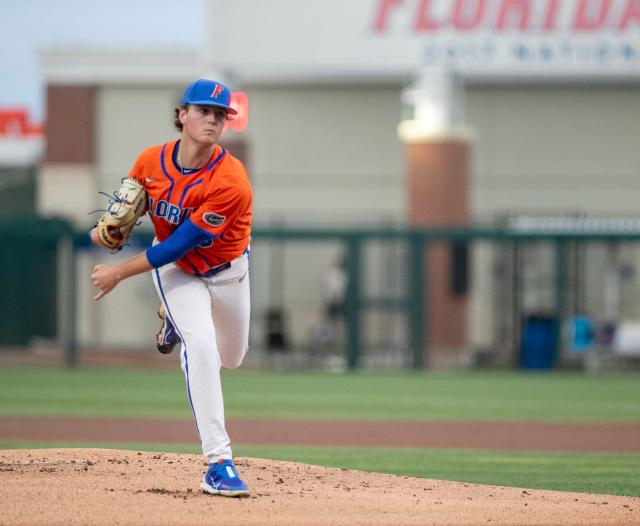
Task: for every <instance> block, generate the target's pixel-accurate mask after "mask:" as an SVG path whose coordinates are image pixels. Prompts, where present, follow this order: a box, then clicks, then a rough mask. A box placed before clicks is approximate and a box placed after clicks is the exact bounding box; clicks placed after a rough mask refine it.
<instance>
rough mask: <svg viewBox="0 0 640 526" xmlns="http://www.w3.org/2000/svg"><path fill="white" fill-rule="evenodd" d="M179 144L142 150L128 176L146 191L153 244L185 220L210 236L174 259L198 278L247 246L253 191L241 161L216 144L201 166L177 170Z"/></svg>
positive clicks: (241, 251)
mask: <svg viewBox="0 0 640 526" xmlns="http://www.w3.org/2000/svg"><path fill="white" fill-rule="evenodd" d="M179 144H180V141H179V140H176V141H172V142H169V143H167V144H164V145H158V146H152V147H150V148H146V149H145V150H143V152H142V153H141V154H140V155H139V156H138V158H137V159H136V161H135V163H134V165H133V168H132V169H131V173H130V177H133V178H134V179H136V180H138V181H139V182H140V183H141V184H142V185H143V186H144V187H145V190H146V191H147V195H148V203H147V212H148V213H149V216H150V218H151V221H152V223H153V226H154V229H155V233H156V238H157V239H158V241H160V242H162V241H164V240H165V239H167V238H168V237H169V236H170V235H171V234H172V233H173V232H174V231H175V230H176V228H178V226H180V225H181V224H182V223H183V222H184V221H186V220H187V219H190V220H191V222H192V223H193V224H194V225H195V226H196V227H197V228H199V229H200V230H202V231H203V232H205V233H207V234H208V235H209V236H210V239H209V240H207V241H205V242H204V243H202V244H201V245H200V246H198V247H196V248H195V249H193V250H191V251H190V252H188V253H187V254H185V255H184V256H183V257H182V258H180V259H178V260H177V261H176V264H177V265H178V266H180V268H182V269H183V270H185V271H186V272H189V273H192V274H202V273H204V272H206V271H208V270H209V269H211V268H213V267H215V266H217V265H220V264H222V263H225V262H227V261H231V260H232V259H235V258H237V257H238V256H240V255H241V254H242V253H243V252H244V250H245V249H246V248H247V246H248V245H249V238H250V234H251V218H252V205H251V203H252V189H251V184H250V182H249V177H248V175H247V172H246V170H245V168H244V166H243V165H242V163H241V162H240V161H239V160H238V159H236V158H235V157H233V156H232V155H231V154H230V153H229V152H227V151H226V150H225V149H224V148H221V147H220V146H216V147H215V149H214V151H213V154H212V156H211V158H210V159H209V161H208V162H207V164H206V165H205V166H203V167H201V168H199V169H195V170H181V169H180V167H179V165H178V163H177V160H176V159H177V152H178V148H179Z"/></svg>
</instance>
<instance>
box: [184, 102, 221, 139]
mask: <svg viewBox="0 0 640 526" xmlns="http://www.w3.org/2000/svg"><path fill="white" fill-rule="evenodd" d="M188 107H189V105H188V104H185V105H184V106H178V107H177V108H174V110H173V125H174V126H175V128H176V130H178V131H179V132H182V128H183V126H182V123H181V122H180V110H181V109H182V108H184V109H185V110H186V109H187V108H188ZM228 118H229V114H228V113H227V119H228Z"/></svg>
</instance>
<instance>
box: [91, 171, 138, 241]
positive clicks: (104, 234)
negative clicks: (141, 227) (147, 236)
mask: <svg viewBox="0 0 640 526" xmlns="http://www.w3.org/2000/svg"><path fill="white" fill-rule="evenodd" d="M146 204H147V192H146V190H145V189H144V187H143V186H142V185H141V184H140V183H139V182H138V181H136V180H135V179H132V178H131V177H127V178H126V179H123V180H122V185H121V186H120V189H119V190H116V191H115V192H114V193H113V197H112V198H111V200H110V201H109V206H108V207H107V209H106V210H105V212H104V214H102V217H101V218H100V220H99V221H98V224H97V225H96V233H97V238H98V241H99V243H100V244H101V245H103V246H104V247H105V248H110V249H112V250H118V249H120V248H122V246H123V245H124V243H125V242H126V241H127V239H128V238H129V236H130V235H131V232H132V230H133V227H134V226H136V223H137V221H138V219H140V216H141V215H142V214H143V213H144V211H145V208H146Z"/></svg>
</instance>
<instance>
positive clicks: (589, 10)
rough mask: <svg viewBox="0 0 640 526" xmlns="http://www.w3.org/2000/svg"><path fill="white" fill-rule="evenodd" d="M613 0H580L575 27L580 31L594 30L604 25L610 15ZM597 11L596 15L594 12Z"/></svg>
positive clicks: (574, 22)
mask: <svg viewBox="0 0 640 526" xmlns="http://www.w3.org/2000/svg"><path fill="white" fill-rule="evenodd" d="M611 2H612V0H579V1H578V8H577V10H576V16H575V19H574V21H573V28H574V29H577V30H580V31H593V30H594V29H598V28H600V27H602V25H603V24H604V23H605V22H606V21H607V18H608V17H609V10H610V9H611ZM596 11H597V14H596V16H594V12H596Z"/></svg>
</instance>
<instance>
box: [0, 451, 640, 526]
mask: <svg viewBox="0 0 640 526" xmlns="http://www.w3.org/2000/svg"><path fill="white" fill-rule="evenodd" d="M236 464H237V466H238V468H239V470H240V472H241V474H242V476H243V478H244V479H245V481H246V482H247V483H248V484H249V485H250V487H251V490H252V494H251V497H249V498H243V499H230V498H225V497H217V496H211V495H207V494H204V493H202V492H201V490H200V489H199V480H200V478H201V476H202V473H203V471H204V469H205V463H204V461H203V459H202V457H200V456H195V455H183V454H172V453H148V452H135V451H133V452H132V451H119V450H108V449H37V450H2V451H0V502H1V503H2V507H1V509H0V524H1V525H6V526H15V525H33V526H37V525H44V524H47V525H52V524H56V525H57V524H59V525H76V524H94V525H114V524H131V525H163V524H167V525H168V524H177V525H186V524H197V525H202V524H242V525H262V526H270V525H294V524H295V525H327V526H331V525H365V524H366V525H427V524H429V525H445V524H446V525H471V524H490V525H496V524H498V525H507V524H509V525H516V524H528V525H563V526H564V525H576V526H577V525H612V524H620V525H622V524H624V525H626V524H640V498H632V497H618V496H607V495H592V494H584V493H566V492H556V491H542V490H529V489H522V488H507V487H499V486H485V485H479V484H466V483H457V482H447V481H440V480H430V479H421V478H413V477H401V476H396V475H383V474H378V473H366V472H362V471H353V470H345V469H336V468H324V467H319V466H310V465H306V464H299V463H294V462H280V461H274V460H265V459H256V458H237V459H236Z"/></svg>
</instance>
